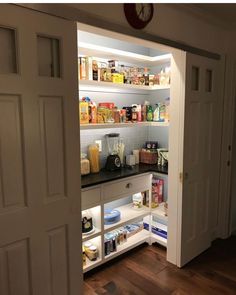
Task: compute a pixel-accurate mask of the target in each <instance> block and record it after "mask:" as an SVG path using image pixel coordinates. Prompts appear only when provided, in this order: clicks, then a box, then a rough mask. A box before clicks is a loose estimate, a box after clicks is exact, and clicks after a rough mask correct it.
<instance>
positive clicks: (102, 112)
mask: <svg viewBox="0 0 236 295" xmlns="http://www.w3.org/2000/svg"><path fill="white" fill-rule="evenodd" d="M97 122H98V123H114V118H113V112H112V110H111V109H109V108H107V107H98V108H97Z"/></svg>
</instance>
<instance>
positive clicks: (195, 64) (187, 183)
mask: <svg viewBox="0 0 236 295" xmlns="http://www.w3.org/2000/svg"><path fill="white" fill-rule="evenodd" d="M221 69H222V68H221V62H220V61H217V60H213V59H209V58H205V57H201V56H197V55H193V54H189V53H187V54H186V83H185V85H186V86H185V87H186V88H185V115H184V121H185V123H184V154H183V195H182V208H181V210H182V220H181V234H180V235H181V247H180V249H181V255H180V261H179V263H178V264H179V266H183V265H184V264H186V263H187V262H188V261H190V260H191V259H193V258H194V257H196V256H197V255H198V254H200V253H201V252H203V251H204V250H206V249H207V248H208V247H210V245H211V241H212V239H213V232H214V230H215V229H216V227H217V217H218V198H219V170H220V146H221V133H222V102H223V95H222V92H221V89H222V88H223V87H222V81H223V80H222V79H221V76H222V75H221V73H222V71H221Z"/></svg>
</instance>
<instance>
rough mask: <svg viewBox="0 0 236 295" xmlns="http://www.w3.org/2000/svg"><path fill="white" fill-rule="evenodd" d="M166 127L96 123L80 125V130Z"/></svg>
mask: <svg viewBox="0 0 236 295" xmlns="http://www.w3.org/2000/svg"><path fill="white" fill-rule="evenodd" d="M144 126H156V127H168V126H169V122H137V123H97V124H80V130H88V129H103V128H129V127H131V128H132V127H144Z"/></svg>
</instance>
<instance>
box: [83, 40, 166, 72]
mask: <svg viewBox="0 0 236 295" xmlns="http://www.w3.org/2000/svg"><path fill="white" fill-rule="evenodd" d="M78 51H79V55H80V56H81V55H85V56H94V57H97V58H101V59H106V60H116V59H119V60H121V61H122V62H127V63H134V64H137V65H144V66H146V67H147V66H157V65H161V64H165V63H170V61H171V54H163V55H158V56H148V55H142V54H137V53H134V52H129V51H124V50H120V49H115V48H109V47H105V46H100V45H95V44H90V43H86V42H79V48H78Z"/></svg>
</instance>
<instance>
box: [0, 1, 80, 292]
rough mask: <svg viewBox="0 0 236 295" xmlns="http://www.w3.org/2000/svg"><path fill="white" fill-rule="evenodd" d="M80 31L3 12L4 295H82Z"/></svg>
mask: <svg viewBox="0 0 236 295" xmlns="http://www.w3.org/2000/svg"><path fill="white" fill-rule="evenodd" d="M76 35H77V34H76V24H74V23H72V22H69V21H66V20H63V19H59V18H55V17H52V16H48V15H46V14H41V13H38V12H33V11H31V10H28V9H25V8H21V7H17V6H14V5H7V4H6V5H1V9H0V44H1V49H0V294H1V295H78V294H82V287H81V286H82V261H81V260H82V259H81V239H80V237H81V228H80V227H81V226H80V225H81V224H80V172H79V171H80V166H79V154H80V151H79V124H78V105H77V45H76V43H77V41H76Z"/></svg>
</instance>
